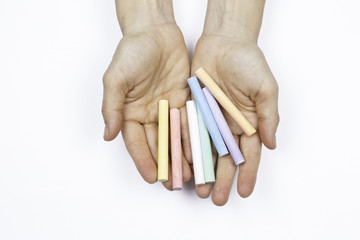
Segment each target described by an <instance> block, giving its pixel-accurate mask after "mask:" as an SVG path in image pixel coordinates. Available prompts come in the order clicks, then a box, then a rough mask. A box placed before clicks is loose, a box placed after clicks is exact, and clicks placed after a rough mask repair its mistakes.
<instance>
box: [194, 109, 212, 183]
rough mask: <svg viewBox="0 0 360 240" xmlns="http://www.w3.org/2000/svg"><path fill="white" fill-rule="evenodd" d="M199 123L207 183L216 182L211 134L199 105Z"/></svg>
mask: <svg viewBox="0 0 360 240" xmlns="http://www.w3.org/2000/svg"><path fill="white" fill-rule="evenodd" d="M196 108H197V114H198V121H199V132H200V143H201V155H202V161H203V169H204V177H205V183H213V182H215V172H214V163H213V159H212V151H211V143H210V136H209V132H208V130H207V129H206V125H205V123H204V119H203V117H202V114H201V111H200V109H199V106H198V104H196Z"/></svg>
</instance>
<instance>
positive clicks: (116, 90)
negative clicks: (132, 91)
mask: <svg viewBox="0 0 360 240" xmlns="http://www.w3.org/2000/svg"><path fill="white" fill-rule="evenodd" d="M121 73H122V71H121V69H119V68H118V67H115V64H113V63H111V64H110V66H109V67H108V69H107V70H106V72H105V74H104V76H103V85H104V93H103V103H102V115H103V118H104V122H105V131H104V139H105V140H106V141H111V140H113V139H114V138H115V137H116V136H117V135H118V134H119V132H120V129H121V124H122V119H123V117H122V109H123V106H124V101H125V96H126V94H127V92H128V88H127V86H126V82H125V78H124V77H123V75H122V74H121Z"/></svg>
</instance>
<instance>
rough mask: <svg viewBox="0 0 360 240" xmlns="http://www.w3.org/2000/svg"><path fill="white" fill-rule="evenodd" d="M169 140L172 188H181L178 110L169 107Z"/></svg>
mask: <svg viewBox="0 0 360 240" xmlns="http://www.w3.org/2000/svg"><path fill="white" fill-rule="evenodd" d="M170 140H171V165H172V183H173V190H181V189H182V188H183V179H182V148H181V129H180V110H179V109H177V108H172V109H170Z"/></svg>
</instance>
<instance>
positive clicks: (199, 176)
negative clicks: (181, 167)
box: [186, 100, 205, 185]
mask: <svg viewBox="0 0 360 240" xmlns="http://www.w3.org/2000/svg"><path fill="white" fill-rule="evenodd" d="M186 111H187V117H188V124H189V132H190V145H191V153H192V160H193V167H194V176H195V184H196V185H200V184H205V178H204V170H203V163H202V155H201V143H200V132H199V121H198V117H197V111H196V104H195V101H194V100H191V101H187V102H186Z"/></svg>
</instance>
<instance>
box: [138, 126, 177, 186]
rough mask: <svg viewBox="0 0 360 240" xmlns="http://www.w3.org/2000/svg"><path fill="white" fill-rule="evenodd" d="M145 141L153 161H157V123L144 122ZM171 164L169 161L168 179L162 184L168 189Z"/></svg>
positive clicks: (170, 183)
mask: <svg viewBox="0 0 360 240" xmlns="http://www.w3.org/2000/svg"><path fill="white" fill-rule="evenodd" d="M144 129H145V135H146V141H147V144H148V146H149V149H150V153H151V156H152V157H153V159H154V161H155V162H156V163H157V162H158V125H157V124H155V123H149V124H144ZM169 159H170V158H169ZM171 179H172V178H171V164H170V163H169V169H168V180H167V181H166V182H163V183H162V184H163V185H164V187H165V188H166V189H168V190H172V180H171Z"/></svg>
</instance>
